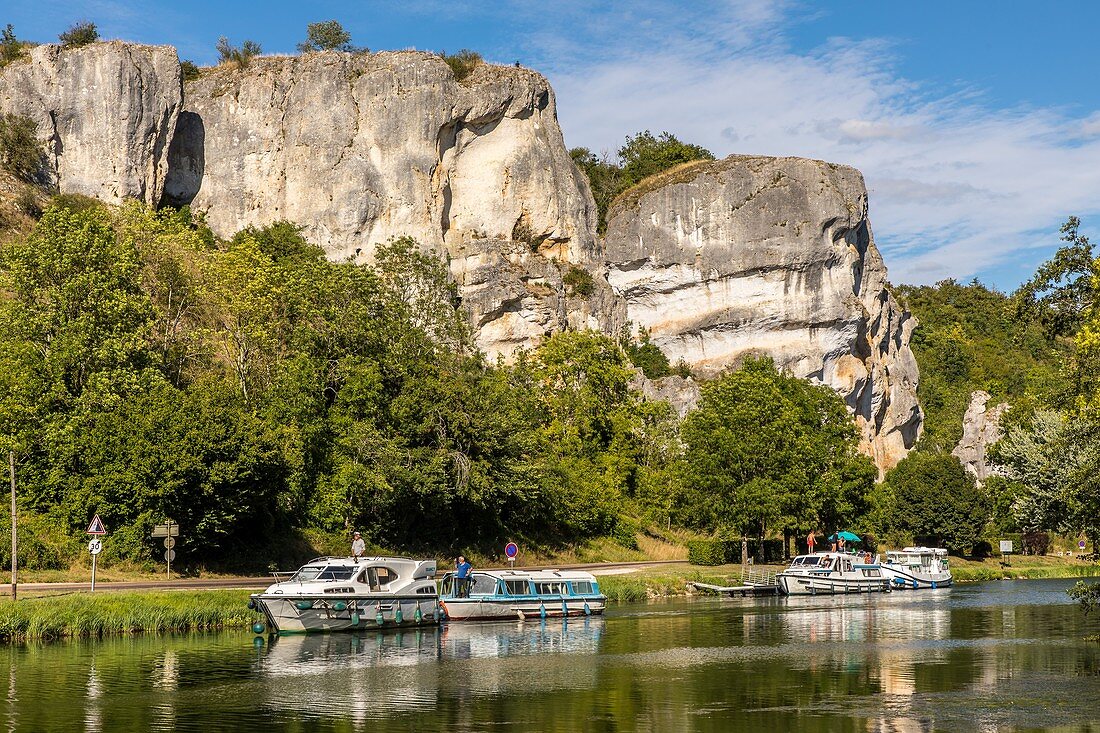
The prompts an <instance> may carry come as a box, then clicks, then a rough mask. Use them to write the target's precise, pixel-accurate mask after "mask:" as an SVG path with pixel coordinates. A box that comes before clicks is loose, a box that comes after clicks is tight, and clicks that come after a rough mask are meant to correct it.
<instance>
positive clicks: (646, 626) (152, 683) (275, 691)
mask: <svg viewBox="0 0 1100 733" xmlns="http://www.w3.org/2000/svg"><path fill="white" fill-rule="evenodd" d="M1068 585H1069V583H1068V582H1063V581H1046V582H1034V581H1033V582H1030V583H999V584H987V585H984V586H965V587H957V588H954V589H951V590H950V591H946V592H940V591H935V592H921V593H913V594H902V593H894V594H890V595H887V596H878V595H877V594H876V595H875V596H863V597H859V598H856V597H850V598H844V597H818V598H809V597H807V598H797V599H767V600H758V601H754V600H752V599H732V600H731V599H721V600H719V599H710V600H702V599H696V600H677V601H672V602H667V603H651V604H638V605H632V606H619V607H617V608H615V609H613V611H612V612H611V613H609V615H608V616H606V617H604V618H593V619H587V620H583V619H582V620H574V621H570V622H568V623H564V624H563V623H562V622H561V621H560V620H558V621H548V622H545V623H542V622H538V621H534V622H532V621H528V622H524V623H518V622H506V623H501V624H487V625H478V624H453V625H448V626H445V627H443V628H442V629H420V630H410V631H408V632H404V633H401V634H396V633H385V634H382V633H366V634H358V635H346V634H332V635H310V636H293V637H281V638H275V639H273V640H271V641H270V642H269V643H267V644H265V645H262V646H259V647H255V646H253V644H252V641H251V637H250V636H248V635H245V634H214V635H202V634H196V635H183V636H168V637H136V638H131V639H116V640H111V641H106V642H74V643H59V644H47V645H29V646H16V647H9V649H8V652H7V654H6V655H0V664H7V667H8V668H7V670H6V672H7V674H4V673H3V672H2V671H0V685H5V684H6V685H7V689H5V690H0V704H2V705H3V706H4V710H3V714H4V719H3V722H4V724H5V727H7V729H8V730H12V731H16V730H18V731H39V730H88V731H145V730H181V731H204V733H205V731H209V730H211V729H252V728H262V729H263V730H264V731H265V733H277V732H278V731H298V730H321V731H328V730H333V731H336V730H340V731H348V730H376V729H385V730H386V731H393V732H395V733H400V732H401V731H433V730H447V731H451V730H458V731H464V730H465V731H473V730H478V731H480V730H486V729H506V730H540V731H542V730H547V731H572V730H599V731H620V730H622V731H633V730H644V731H666V730H667V731H680V730H690V731H738V730H752V731H756V730H760V729H763V730H766V731H769V730H770V731H780V730H805V731H860V732H861V733H866V732H868V731H870V732H874V733H879V732H881V733H911V732H913V731H922V732H923V731H941V730H960V729H967V730H974V731H978V732H979V733H980V732H981V731H994V730H996V731H1012V730H1068V731H1086V730H1089V726H1090V725H1091V726H1092V730H1094V731H1095V730H1098V729H1100V710H1098V709H1097V706H1096V704H1095V701H1096V699H1097V697H1098V694H1100V645H1097V644H1096V643H1094V642H1084V641H1083V640H1082V639H1083V637H1084V636H1086V635H1088V634H1097V633H1100V618H1096V617H1093V618H1089V619H1086V618H1085V617H1084V616H1083V615H1082V614H1081V612H1080V611H1079V609H1077V608H1076V607H1075V606H1073V605H1071V604H1069V603H1068V599H1066V598H1065V595H1064V589H1065V587H1067V586H1068Z"/></svg>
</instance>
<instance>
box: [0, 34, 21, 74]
mask: <svg viewBox="0 0 1100 733" xmlns="http://www.w3.org/2000/svg"><path fill="white" fill-rule="evenodd" d="M21 58H23V42H22V41H20V40H19V39H18V38H16V37H15V28H14V27H13V26H12V24H11V23H8V24H7V26H5V27H4V30H3V31H0V67H3V66H4V65H6V64H10V63H11V62H12V61H17V60H18V59H21Z"/></svg>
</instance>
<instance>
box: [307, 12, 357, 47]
mask: <svg viewBox="0 0 1100 733" xmlns="http://www.w3.org/2000/svg"><path fill="white" fill-rule="evenodd" d="M298 50H299V51H301V52H302V53H309V52H312V51H351V50H353V49H352V45H351V34H350V33H348V32H347V31H346V30H344V26H342V25H340V21H337V20H322V21H319V22H317V23H309V24H308V25H307V26H306V40H305V41H303V42H302V43H299V44H298Z"/></svg>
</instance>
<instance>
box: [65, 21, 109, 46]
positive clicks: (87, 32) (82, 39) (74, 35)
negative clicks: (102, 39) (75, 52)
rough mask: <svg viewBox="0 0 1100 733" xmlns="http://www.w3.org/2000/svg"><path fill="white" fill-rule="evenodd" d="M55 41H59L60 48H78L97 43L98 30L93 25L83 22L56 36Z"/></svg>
mask: <svg viewBox="0 0 1100 733" xmlns="http://www.w3.org/2000/svg"><path fill="white" fill-rule="evenodd" d="M57 39H58V40H59V41H61V47H62V48H80V47H81V46H87V45H88V44H89V43H95V42H96V41H98V40H99V30H97V29H96V27H95V23H91V22H89V21H87V20H84V21H81V22H79V23H76V24H74V25H73V26H71V27H70V28H69V30H67V31H65V32H64V33H62V34H60V35H58V37H57Z"/></svg>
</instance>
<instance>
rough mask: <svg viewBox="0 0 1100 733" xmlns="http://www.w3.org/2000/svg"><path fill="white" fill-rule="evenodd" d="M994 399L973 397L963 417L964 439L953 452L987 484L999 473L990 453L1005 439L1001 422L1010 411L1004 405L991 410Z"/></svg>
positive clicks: (977, 394) (985, 394) (982, 394)
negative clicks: (993, 464) (995, 445)
mask: <svg viewBox="0 0 1100 733" xmlns="http://www.w3.org/2000/svg"><path fill="white" fill-rule="evenodd" d="M990 399H991V398H990V396H989V393H988V392H983V391H981V390H978V391H977V392H971V393H970V405H969V406H968V407H967V408H966V414H965V415H963V435H962V438H960V439H959V444H958V445H956V446H955V449H954V450H953V451H951V455H953V456H955V457H956V458H958V459H959V462H960V463H962V465H963V468H965V469H966V470H967V471H968V472H970V474H971V475H973V476H974V478H976V479H978V481H985V480H986V479H987V478H989V477H990V476H992V475H993V474H994V473H995V470H994V467H993V466H991V465H990V464H989V463H988V462H987V460H986V452H987V451H988V450H989V446H991V445H993V444H994V443H996V442H997V441H998V440H1000V439H1001V418H1003V417H1004V414H1005V413H1006V412H1007V411H1008V404H1007V403H1003V402H1002V403H1001V404H999V405H997V406H996V407H989V406H988V405H989V400H990Z"/></svg>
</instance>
